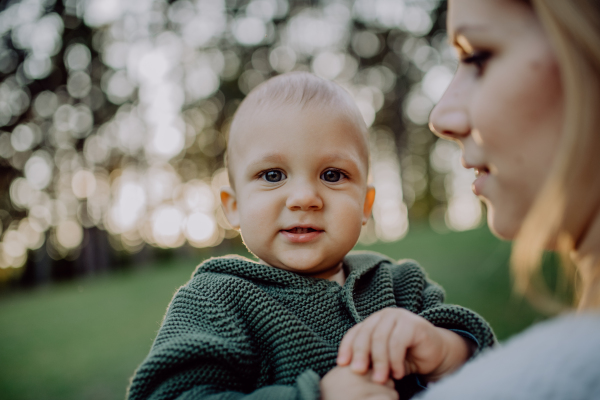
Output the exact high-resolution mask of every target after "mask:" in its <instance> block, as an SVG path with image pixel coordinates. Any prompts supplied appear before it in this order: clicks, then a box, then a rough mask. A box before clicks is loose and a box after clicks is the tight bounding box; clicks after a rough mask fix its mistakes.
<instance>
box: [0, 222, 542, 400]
mask: <svg viewBox="0 0 600 400" xmlns="http://www.w3.org/2000/svg"><path fill="white" fill-rule="evenodd" d="M359 248H360V249H368V250H373V251H379V252H382V253H384V254H387V255H388V256H390V257H392V258H395V259H400V258H414V259H416V260H418V261H419V263H420V264H421V265H423V266H424V267H425V269H426V270H427V271H428V273H429V275H430V277H431V278H432V279H434V280H435V281H437V282H438V283H440V284H441V285H442V286H444V288H445V289H446V292H447V299H448V302H451V303H458V304H461V305H463V306H466V307H469V308H471V309H473V310H475V311H477V312H478V313H480V314H481V315H483V316H484V317H485V318H486V319H487V320H488V321H489V322H490V323H491V325H492V326H493V327H494V329H495V331H496V333H497V335H498V336H499V337H500V338H502V339H504V338H506V337H508V336H509V335H511V334H513V333H515V332H518V331H520V330H522V329H523V328H525V327H526V326H528V325H529V324H531V323H532V322H533V321H535V320H537V319H539V318H540V317H539V315H537V314H536V313H535V312H533V311H532V310H531V309H530V308H529V307H528V306H527V305H526V303H525V302H524V301H522V300H519V299H516V298H514V297H513V296H512V295H511V292H510V282H509V278H508V272H507V267H506V264H507V260H508V254H509V251H510V245H509V244H508V243H505V242H500V241H498V240H497V239H495V238H494V237H493V236H492V235H491V234H490V233H489V232H488V231H487V229H485V228H482V229H479V230H475V231H470V232H464V233H451V234H446V235H439V234H435V233H433V232H431V231H430V230H429V229H427V228H419V227H412V228H411V232H410V234H409V235H408V236H407V237H406V238H405V239H403V240H402V241H400V242H398V243H386V244H376V245H373V246H368V247H365V246H359ZM239 253H241V254H244V255H247V253H246V252H245V250H244V249H239ZM204 254H206V253H204ZM199 261H201V258H199V259H197V260H189V259H178V260H173V261H169V262H163V263H156V264H155V265H150V266H148V267H146V268H137V269H132V270H129V271H127V272H119V273H114V274H111V275H108V276H103V277H99V278H95V279H88V280H83V281H76V282H70V283H66V284H59V285H54V286H51V287H47V288H41V289H36V290H29V291H23V292H19V293H15V294H11V295H8V296H4V297H3V298H1V299H0V343H1V344H0V398H1V399H5V400H29V399H36V400H45V399H47V400H54V399H61V400H70V399H73V400H75V399H77V400H80V399H86V400H87V399H89V400H104V399H107V400H108V399H122V398H124V396H125V389H126V387H127V385H128V382H129V377H130V376H131V375H132V373H133V371H134V370H135V368H136V367H137V365H138V364H139V363H140V362H141V361H142V360H143V358H144V357H145V355H146V354H147V353H148V350H149V348H150V346H151V344H152V341H153V339H154V337H155V335H156V332H157V330H158V328H159V326H160V322H161V320H162V317H163V314H164V312H165V310H166V307H167V305H168V303H169V300H170V299H171V297H172V295H173V293H174V292H175V290H176V289H177V288H178V287H179V286H180V285H182V284H184V283H185V282H186V281H187V280H188V279H189V277H190V275H191V273H192V272H193V270H194V268H195V266H196V264H197V263H198V262H199Z"/></svg>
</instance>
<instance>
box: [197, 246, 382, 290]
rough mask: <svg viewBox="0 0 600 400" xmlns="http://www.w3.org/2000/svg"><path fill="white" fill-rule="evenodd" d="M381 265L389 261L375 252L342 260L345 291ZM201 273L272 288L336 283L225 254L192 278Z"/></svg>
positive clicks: (201, 266)
mask: <svg viewBox="0 0 600 400" xmlns="http://www.w3.org/2000/svg"><path fill="white" fill-rule="evenodd" d="M382 262H391V260H390V259H388V258H386V257H382V256H381V255H380V254H378V253H374V252H369V251H354V252H351V253H349V254H347V255H346V257H344V260H343V263H344V268H346V271H347V276H346V283H345V284H344V288H347V289H350V292H352V288H353V287H354V286H355V285H356V283H357V282H358V281H359V280H360V279H361V278H362V277H363V276H365V275H366V274H368V273H369V272H370V271H372V270H373V269H375V268H376V267H377V266H378V265H379V264H381V263H382ZM203 273H222V274H227V275H233V276H237V277H239V278H243V279H247V280H250V281H253V282H256V283H261V282H262V283H268V284H270V285H275V286H291V287H298V288H306V287H309V286H312V287H315V286H317V287H323V288H325V287H329V286H331V285H337V283H335V282H332V281H329V280H327V279H321V278H313V277H309V276H303V275H300V274H298V273H295V272H291V271H286V270H283V269H280V268H276V267H271V266H269V265H265V264H260V263H258V262H256V261H253V260H250V259H248V258H246V257H242V256H238V255H228V256H223V257H214V258H210V259H208V260H206V261H204V262H203V263H202V264H200V265H199V266H198V268H196V271H195V272H194V274H193V275H192V277H196V276H198V275H200V274H203Z"/></svg>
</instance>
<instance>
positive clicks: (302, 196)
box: [286, 184, 323, 211]
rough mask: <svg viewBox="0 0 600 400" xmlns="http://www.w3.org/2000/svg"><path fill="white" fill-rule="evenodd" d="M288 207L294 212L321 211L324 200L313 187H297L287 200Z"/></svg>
mask: <svg viewBox="0 0 600 400" xmlns="http://www.w3.org/2000/svg"><path fill="white" fill-rule="evenodd" d="M286 206H287V208H288V209H290V210H292V211H309V210H320V209H321V208H323V199H322V198H321V196H320V195H319V193H318V191H317V189H316V188H315V187H314V186H313V185H310V184H301V185H295V186H294V188H292V190H291V193H290V195H289V196H288V198H287V202H286Z"/></svg>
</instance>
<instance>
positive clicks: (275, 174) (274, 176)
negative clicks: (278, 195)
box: [262, 169, 287, 182]
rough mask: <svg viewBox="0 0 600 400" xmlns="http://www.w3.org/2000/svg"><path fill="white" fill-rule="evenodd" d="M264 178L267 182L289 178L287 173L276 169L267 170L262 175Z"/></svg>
mask: <svg viewBox="0 0 600 400" xmlns="http://www.w3.org/2000/svg"><path fill="white" fill-rule="evenodd" d="M262 178H263V179H264V180H265V181H267V182H281V181H282V180H284V179H285V178H287V176H285V174H284V173H283V172H282V171H279V170H276V169H274V170H271V171H267V172H265V173H264V174H263V175H262Z"/></svg>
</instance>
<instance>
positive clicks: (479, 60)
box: [460, 51, 492, 70]
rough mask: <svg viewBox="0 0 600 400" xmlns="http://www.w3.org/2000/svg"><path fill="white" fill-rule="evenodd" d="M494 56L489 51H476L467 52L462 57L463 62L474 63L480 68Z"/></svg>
mask: <svg viewBox="0 0 600 400" xmlns="http://www.w3.org/2000/svg"><path fill="white" fill-rule="evenodd" d="M491 56H492V53H491V52H489V51H476V52H474V53H470V54H467V55H465V56H463V57H462V58H461V60H460V61H461V62H462V63H463V64H473V65H475V66H476V67H477V68H478V69H480V70H481V69H483V67H484V66H485V63H486V61H487V60H488V59H489V58H490V57H491Z"/></svg>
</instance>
